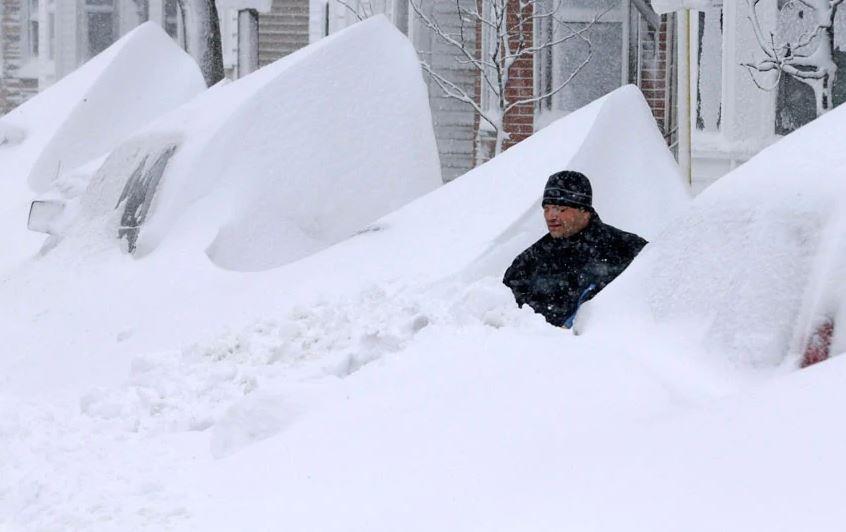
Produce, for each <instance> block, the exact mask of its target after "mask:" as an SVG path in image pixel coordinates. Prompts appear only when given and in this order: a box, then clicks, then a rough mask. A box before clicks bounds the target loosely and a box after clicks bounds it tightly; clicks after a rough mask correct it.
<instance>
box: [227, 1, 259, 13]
mask: <svg viewBox="0 0 846 532" xmlns="http://www.w3.org/2000/svg"><path fill="white" fill-rule="evenodd" d="M215 4H216V5H217V10H218V12H222V11H223V10H224V9H235V10H237V11H240V10H242V9H255V10H256V11H258V12H259V13H269V12H270V9H271V7H272V4H273V0H215Z"/></svg>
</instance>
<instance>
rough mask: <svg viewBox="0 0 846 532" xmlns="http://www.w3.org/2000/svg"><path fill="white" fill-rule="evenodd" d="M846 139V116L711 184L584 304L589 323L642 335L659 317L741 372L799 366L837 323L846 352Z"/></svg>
mask: <svg viewBox="0 0 846 532" xmlns="http://www.w3.org/2000/svg"><path fill="white" fill-rule="evenodd" d="M844 132H846V108H842V109H837V110H835V111H832V112H831V113H829V114H827V115H826V116H824V117H821V118H820V119H818V120H816V121H814V122H813V123H812V124H809V125H808V126H807V127H804V128H802V129H801V130H799V131H797V132H796V133H794V134H792V135H789V136H788V137H787V138H785V139H783V140H782V141H781V142H779V143H778V144H776V145H774V146H772V147H770V148H767V149H766V150H764V152H762V153H761V155H760V156H758V157H756V158H754V159H753V160H752V161H750V162H749V163H747V164H745V165H743V166H742V167H740V168H738V169H737V170H735V171H734V172H732V173H731V174H730V175H728V176H726V177H725V178H723V179H721V180H720V181H719V182H717V183H716V184H714V185H712V186H711V187H710V188H708V189H707V190H706V191H704V192H703V193H702V194H701V195H700V196H698V197H697V198H696V199H695V200H694V202H693V204H692V207H691V208H690V209H689V210H688V211H687V212H686V213H685V214H684V216H683V217H681V218H680V219H679V220H678V221H677V222H676V223H674V224H673V225H672V226H671V227H669V228H668V230H667V231H666V232H665V233H664V234H662V235H661V238H659V239H657V240H656V241H655V243H654V244H653V245H652V246H650V247H649V248H648V249H646V250H645V251H644V253H643V254H642V255H641V257H640V258H639V260H638V261H637V263H636V265H635V266H634V267H633V268H631V269H630V270H629V271H627V272H626V274H625V275H624V276H622V277H621V278H620V279H619V280H618V282H616V283H614V286H613V287H611V288H610V289H609V290H607V291H606V292H605V293H603V294H602V295H601V296H599V297H597V298H596V299H595V300H594V301H593V302H591V303H590V304H589V305H587V306H586V307H585V309H584V310H585V312H584V313H583V315H582V319H581V320H580V321H581V325H580V326H581V327H583V328H590V327H592V326H593V324H592V323H591V321H590V319H589V316H590V315H593V314H594V313H595V314H596V315H597V318H598V322H599V323H597V324H596V325H597V326H598V327H601V328H602V330H603V331H605V332H606V333H607V332H609V331H614V334H619V331H621V330H627V331H633V332H634V334H636V331H638V330H641V331H642V330H645V329H644V328H646V327H647V324H646V323H645V322H650V321H653V320H654V321H655V322H657V323H658V324H660V326H661V327H662V328H663V329H664V331H663V333H661V334H676V335H678V334H679V332H680V331H683V332H684V334H686V335H688V336H689V337H690V338H696V341H697V342H699V343H700V344H701V345H702V346H703V347H705V348H707V349H709V350H711V351H712V352H713V353H714V355H715V356H717V357H720V358H726V357H728V358H730V359H731V360H732V361H733V362H734V363H736V364H739V365H745V364H750V363H751V364H754V365H756V366H775V365H779V364H784V365H785V368H786V369H791V368H795V367H796V366H797V365H798V364H799V361H800V359H801V357H802V355H803V353H804V352H805V350H806V348H807V346H808V343H809V341H811V337H812V335H813V333H814V332H815V331H816V330H817V329H818V328H819V327H820V326H821V325H822V324H825V323H826V322H828V323H833V324H834V333H835V334H834V338H833V345H832V346H831V351H832V352H834V353H837V352H842V351H846V335H844V333H843V325H842V324H844V323H846V292H844V290H845V289H846V283H845V282H844V280H845V279H846V181H844V179H843V176H842V171H841V168H842V165H843V154H842V150H841V149H840V147H839V146H840V144H839V141H838V139H839V138H840V137H841V136H842V135H843V134H844ZM593 307H595V308H593ZM612 315H616V316H617V319H615V320H612V319H611V316H612ZM600 324H601V325H600ZM626 324H627V325H626ZM673 331H675V333H673ZM650 334H656V333H655V332H653V331H652V330H651V329H650Z"/></svg>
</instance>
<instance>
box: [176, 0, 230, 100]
mask: <svg viewBox="0 0 846 532" xmlns="http://www.w3.org/2000/svg"><path fill="white" fill-rule="evenodd" d="M177 3H178V5H179V11H180V13H181V15H182V24H183V26H182V30H183V35H184V36H185V43H184V44H185V50H186V51H187V52H188V53H189V54H190V55H191V56H192V57H193V58H194V59H195V60H196V61H197V64H199V65H200V71H201V72H202V73H203V78H205V80H206V85H207V86H209V87H211V86H212V85H214V84H215V83H217V82H219V81H220V80H222V79H223V77H224V71H223V47H222V45H221V40H220V19H219V18H218V15H217V6H216V5H215V2H214V0H177Z"/></svg>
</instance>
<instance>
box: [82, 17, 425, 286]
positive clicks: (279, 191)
mask: <svg viewBox="0 0 846 532" xmlns="http://www.w3.org/2000/svg"><path fill="white" fill-rule="evenodd" d="M171 142H172V145H173V146H174V147H176V151H175V153H173V157H172V159H171V160H169V161H168V162H166V163H164V171H163V174H160V175H159V174H158V173H157V174H156V177H155V178H152V179H153V180H154V182H152V183H150V182H149V181H150V180H148V179H146V178H145V177H144V176H145V175H146V173H147V172H148V171H149V166H150V164H149V163H150V162H151V161H154V160H157V158H158V157H159V155H158V154H159V153H161V152H162V151H163V150H165V149H166V147H167V145H168V143H171ZM143 161H147V163H146V164H147V169H145V170H144V171H142V172H141V173H139V174H137V175H139V176H140V179H138V180H137V182H133V180H132V176H133V174H134V173H136V172H135V171H136V169H137V168H139V167H140V166H139V165H143V164H144V163H143ZM440 182H441V178H440V165H439V162H438V156H437V149H436V145H435V138H434V133H433V130H432V120H431V114H430V111H429V107H428V99H427V96H426V87H425V85H424V83H423V77H422V73H421V72H420V68H419V63H418V61H417V58H416V55H415V52H414V49H413V48H412V46H411V44H410V43H409V42H408V40H407V39H406V38H405V37H404V36H403V35H402V34H401V33H400V32H399V31H397V30H396V28H394V27H393V26H392V25H391V24H390V23H389V22H388V21H387V20H386V19H385V18H384V17H377V18H374V19H371V20H368V21H366V22H363V23H361V24H358V25H356V26H355V27H351V28H349V29H347V30H345V31H343V32H340V33H338V34H336V35H333V36H332V37H330V38H327V39H323V40H321V41H320V42H318V43H316V44H314V45H312V46H309V47H307V48H305V49H302V50H300V51H298V52H297V53H294V54H291V55H290V56H288V57H286V58H284V59H282V60H280V61H278V62H276V63H275V64H273V65H270V66H268V67H265V68H263V69H261V70H260V71H258V72H255V73H253V74H252V75H250V76H248V77H246V78H243V79H241V80H239V81H237V82H235V83H232V84H228V85H224V86H220V87H215V88H213V89H212V90H210V91H209V92H208V93H207V94H205V95H204V96H203V97H202V98H200V99H198V100H197V101H194V102H191V103H190V104H188V105H187V106H185V107H184V108H182V109H179V110H177V111H176V112H174V113H173V114H171V115H169V116H168V117H165V118H163V119H162V120H160V121H158V122H157V123H156V124H155V125H153V126H152V127H151V128H149V129H147V130H146V131H144V132H143V133H139V134H138V135H136V136H135V137H134V138H133V139H131V140H130V141H128V142H127V143H125V144H124V145H123V146H122V147H120V148H118V149H117V150H115V151H114V152H113V153H112V154H111V156H110V158H109V160H108V161H107V162H106V164H105V165H104V166H103V169H102V170H101V171H100V172H99V173H98V175H97V176H96V178H95V181H94V183H93V186H92V188H91V190H89V192H88V196H89V198H88V199H87V200H86V201H87V202H88V203H89V204H91V205H93V207H92V208H91V209H89V211H90V212H88V213H87V215H88V216H89V217H96V216H100V217H103V216H105V217H108V216H111V212H112V209H114V207H115V205H116V204H119V205H120V209H119V210H122V211H123V212H124V213H126V212H130V211H132V213H133V214H132V216H129V217H128V218H129V219H131V220H130V221H131V223H132V224H134V225H132V226H131V229H133V231H134V232H127V239H128V244H129V248H130V250H136V254H137V255H143V254H144V253H147V252H150V251H151V250H153V249H155V248H156V246H158V244H159V242H160V241H161V240H162V239H163V238H164V237H165V235H167V234H168V232H169V231H170V230H171V228H172V227H173V225H174V224H175V223H176V221H177V220H178V219H179V218H180V217H182V216H183V214H185V212H186V211H188V210H190V209H196V208H200V209H204V210H203V214H202V215H201V216H202V218H203V224H204V225H205V226H206V227H207V228H210V229H208V230H211V231H212V232H216V235H215V236H214V237H213V238H212V240H211V241H206V242H205V245H207V246H208V254H209V257H210V258H211V259H212V261H213V262H214V263H215V264H218V265H220V266H223V267H225V268H228V269H234V270H264V269H269V268H272V267H276V266H280V265H282V264H285V263H287V262H291V261H293V260H296V259H299V258H301V257H303V256H305V255H308V254H310V253H314V252H315V251H317V250H320V249H322V248H325V247H327V246H329V245H331V244H333V243H335V242H338V241H339V240H342V239H344V238H347V237H349V236H351V235H353V234H354V233H355V232H356V231H358V230H359V229H361V228H362V227H364V226H365V225H366V224H367V223H369V222H371V221H373V220H375V219H377V218H378V217H379V216H382V215H384V214H387V213H388V212H391V211H393V210H395V209H397V208H398V207H400V206H402V205H403V204H405V203H407V202H408V201H410V200H412V199H414V198H416V197H417V196H420V195H422V194H424V193H426V192H429V191H431V190H432V189H433V188H435V187H436V186H438V185H439V184H440ZM136 189H137V191H136ZM127 191H129V194H130V195H138V196H142V197H143V200H142V201H141V202H142V203H143V204H144V212H143V214H144V216H143V217H141V218H139V219H134V218H137V217H135V215H134V210H135V209H136V206H135V203H133V202H132V201H127V202H126V203H124V201H123V197H124V196H125V195H126V193H127ZM121 194H122V195H121ZM200 200H202V202H201V204H202V206H201V207H198V206H197V205H196V204H197V203H200ZM123 218H124V219H123V220H121V222H120V224H121V225H120V226H121V228H123V229H126V227H127V226H126V222H127V217H126V216H123ZM113 233H114V234H115V235H117V233H118V229H117V228H114V230H113Z"/></svg>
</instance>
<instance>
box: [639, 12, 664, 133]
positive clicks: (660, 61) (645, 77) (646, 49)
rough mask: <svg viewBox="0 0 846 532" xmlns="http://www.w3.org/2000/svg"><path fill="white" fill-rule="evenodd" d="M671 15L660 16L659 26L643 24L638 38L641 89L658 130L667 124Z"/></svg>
mask: <svg viewBox="0 0 846 532" xmlns="http://www.w3.org/2000/svg"><path fill="white" fill-rule="evenodd" d="M671 23H672V20H671V19H670V17H668V16H666V15H664V16H663V17H662V22H661V27H660V28H659V29H658V30H654V29H651V28H649V27H648V26H647V25H646V23H645V22H643V21H641V24H643V28H642V38H641V42H640V54H641V61H642V67H641V79H640V90H641V91H643V95H644V96H645V97H646V101H647V102H648V103H649V107H651V108H652V114H653V115H654V116H655V121H656V122H657V123H658V127H659V128H661V131H663V132H665V133H666V132H667V127H668V125H669V120H670V116H669V111H670V108H669V101H670V100H669V96H670V91H671V83H672V78H671V76H670V75H669V74H670V71H669V62H668V58H669V54H670V53H671V50H670V49H669V45H670V24H671Z"/></svg>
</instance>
